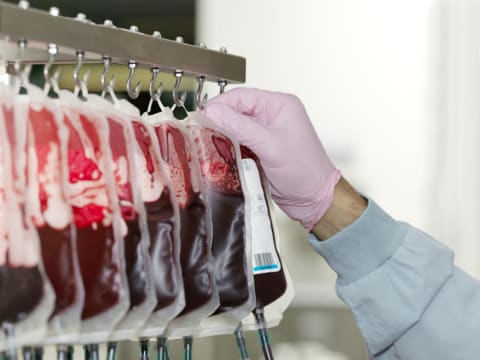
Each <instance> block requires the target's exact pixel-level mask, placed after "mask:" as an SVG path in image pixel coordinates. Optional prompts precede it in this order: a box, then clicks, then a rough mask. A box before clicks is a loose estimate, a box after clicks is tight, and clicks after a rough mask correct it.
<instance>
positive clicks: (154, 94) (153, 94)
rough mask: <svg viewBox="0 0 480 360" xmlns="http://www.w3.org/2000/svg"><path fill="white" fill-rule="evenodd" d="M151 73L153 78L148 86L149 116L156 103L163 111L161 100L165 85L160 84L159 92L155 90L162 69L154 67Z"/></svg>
mask: <svg viewBox="0 0 480 360" xmlns="http://www.w3.org/2000/svg"><path fill="white" fill-rule="evenodd" d="M150 71H151V72H152V78H151V79H150V83H149V85H148V92H149V93H150V100H149V101H148V107H147V114H148V113H150V111H151V110H152V105H153V103H154V102H156V103H157V104H158V106H159V107H160V110H162V111H163V104H162V100H161V99H160V98H161V96H162V92H163V83H161V82H160V85H158V88H157V90H154V86H155V82H156V81H157V77H158V74H159V73H160V69H159V68H158V67H156V66H154V67H152V68H151V69H150Z"/></svg>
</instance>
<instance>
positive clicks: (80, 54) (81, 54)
mask: <svg viewBox="0 0 480 360" xmlns="http://www.w3.org/2000/svg"><path fill="white" fill-rule="evenodd" d="M84 56H85V53H84V52H83V51H80V50H77V65H76V66H75V70H74V71H73V80H74V81H75V88H76V89H81V88H82V80H80V69H81V67H82V65H83V57H84Z"/></svg>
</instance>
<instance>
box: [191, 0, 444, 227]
mask: <svg viewBox="0 0 480 360" xmlns="http://www.w3.org/2000/svg"><path fill="white" fill-rule="evenodd" d="M435 3H436V2H435V1H434V0H426V1H421V2H419V1H415V0H407V1H405V0H403V1H391V0H387V1H386V0H363V1H358V0H304V1H279V0H262V1H255V0H246V1H224V0H199V1H198V2H197V11H198V12H197V14H198V17H197V19H198V26H197V30H198V31H197V34H198V40H201V41H205V42H206V43H207V45H208V46H209V47H213V48H218V47H220V46H222V45H225V46H227V48H228V49H229V52H231V53H235V54H239V55H242V56H245V57H246V58H247V84H246V85H247V86H253V87H259V88H266V89H272V90H277V91H285V92H292V93H295V94H296V95H298V96H299V97H300V98H301V99H302V100H303V102H304V103H305V106H306V108H307V110H308V112H309V114H310V116H311V118H312V120H313V121H314V122H315V125H316V129H317V131H318V133H319V134H320V136H321V139H322V140H323V141H324V142H325V144H326V147H327V149H328V150H329V152H330V154H331V156H332V158H333V159H334V161H335V162H336V164H337V166H339V167H340V168H341V169H342V170H343V171H344V173H345V174H346V176H347V178H348V179H350V180H351V181H352V182H353V184H355V185H356V186H357V187H358V188H359V189H360V190H362V191H364V192H365V193H367V194H369V195H371V196H373V197H374V199H375V200H377V201H378V202H380V203H381V204H382V205H383V206H384V207H385V208H386V209H387V210H389V211H391V212H392V213H393V214H394V215H395V216H397V217H399V218H403V219H407V220H408V221H410V222H413V223H414V224H416V225H418V226H420V227H426V226H427V224H428V222H427V220H426V212H425V206H424V205H425V203H426V196H428V194H427V191H426V190H427V189H426V181H427V178H428V176H429V165H430V163H431V161H432V160H431V153H430V151H428V150H429V148H430V146H429V144H430V141H431V136H430V132H429V129H430V127H431V123H432V121H434V115H435V108H434V105H435V104H434V102H433V101H432V97H434V96H435V89H433V85H432V80H433V79H432V72H433V73H434V72H435V71H436V69H437V63H436V61H435V60H436V59H432V53H433V52H435V51H436V49H435V48H432V38H433V37H435V36H436V33H435V31H433V30H434V28H435V21H436V19H435V16H434V15H435V14H434V11H433V10H434V9H433V7H434V4H435Z"/></svg>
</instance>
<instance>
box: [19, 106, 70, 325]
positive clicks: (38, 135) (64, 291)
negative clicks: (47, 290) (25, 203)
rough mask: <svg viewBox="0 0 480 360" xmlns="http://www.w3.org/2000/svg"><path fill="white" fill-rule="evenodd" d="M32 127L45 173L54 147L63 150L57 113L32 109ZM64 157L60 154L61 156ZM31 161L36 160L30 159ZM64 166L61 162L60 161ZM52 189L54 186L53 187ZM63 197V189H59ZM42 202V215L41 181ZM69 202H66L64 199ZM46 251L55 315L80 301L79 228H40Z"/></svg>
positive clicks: (45, 201)
mask: <svg viewBox="0 0 480 360" xmlns="http://www.w3.org/2000/svg"><path fill="white" fill-rule="evenodd" d="M28 125H29V127H30V129H31V133H30V132H28V133H27V134H28V135H27V144H34V145H35V149H36V158H37V165H38V171H39V172H40V173H41V172H43V171H44V168H45V166H47V156H48V155H49V152H50V144H51V143H54V144H56V145H57V147H58V149H59V150H60V149H61V142H60V138H59V136H58V127H57V124H56V122H55V119H54V116H53V114H52V113H51V112H50V111H48V110H47V109H42V110H40V111H35V110H33V109H32V108H30V111H29V124H28ZM31 134H32V135H33V136H32V137H30V135H31ZM58 156H59V157H60V153H59V154H58ZM27 161H32V159H28V160H27ZM58 162H59V163H61V159H60V158H59V159H58ZM56 175H57V176H58V182H57V183H55V184H54V186H59V187H61V186H62V185H63V184H62V183H61V169H58V174H56ZM50 186H52V184H50ZM59 192H60V193H62V194H63V188H62V189H60V190H59ZM38 196H39V200H40V206H41V210H42V212H43V211H45V210H47V205H48V200H49V199H48V196H47V193H46V191H45V188H44V186H43V184H42V182H39V194H38ZM64 200H65V201H66V199H64ZM37 231H38V235H39V239H40V245H41V250H42V258H43V263H44V266H45V271H46V273H47V276H48V278H49V279H50V282H51V284H52V286H53V289H54V290H55V297H56V298H55V309H54V311H53V313H52V316H54V315H57V314H59V313H60V312H62V311H63V310H66V309H68V308H69V307H70V306H72V305H73V304H74V303H75V301H76V300H77V298H76V297H77V294H78V289H77V283H76V277H75V272H74V265H73V264H74V256H75V255H74V249H73V246H74V245H73V238H72V237H73V236H74V235H75V228H74V225H73V224H69V225H68V226H66V227H65V228H63V229H54V228H52V227H51V226H49V225H48V224H44V225H43V226H37Z"/></svg>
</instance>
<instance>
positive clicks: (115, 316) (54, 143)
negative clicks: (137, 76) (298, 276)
mask: <svg viewBox="0 0 480 360" xmlns="http://www.w3.org/2000/svg"><path fill="white" fill-rule="evenodd" d="M26 88H27V95H19V94H17V93H16V92H15V91H14V90H13V89H11V88H10V87H7V86H5V87H2V88H0V106H1V111H0V137H1V139H0V324H1V327H2V329H1V330H2V331H1V334H0V351H6V350H8V349H9V348H17V347H22V346H29V345H32V346H37V345H43V344H57V345H58V344H97V343H102V342H115V341H121V340H128V339H146V338H150V337H163V338H167V337H174V338H178V337H189V336H209V335H217V334H225V333H233V331H234V330H235V329H236V328H237V327H238V326H239V324H241V322H242V321H243V325H244V328H247V329H254V328H255V325H253V324H254V320H252V319H254V318H253V317H252V316H251V315H249V314H251V313H252V311H254V310H255V309H257V310H258V309H261V310H262V311H263V309H265V308H266V309H267V315H268V309H269V308H271V313H272V316H273V317H275V316H276V317H277V318H279V317H281V313H282V312H283V311H284V310H285V307H286V305H285V304H287V303H288V299H287V300H285V298H286V297H287V298H291V294H290V295H288V296H287V293H288V291H287V290H288V289H287V288H288V286H287V283H288V281H287V280H289V279H288V273H287V272H286V269H285V267H284V264H282V262H281V260H280V258H279V255H278V251H277V245H276V242H275V241H276V233H275V227H274V225H272V222H271V218H272V216H271V211H272V207H271V203H270V199H269V196H268V193H269V192H268V188H267V182H266V181H265V178H264V177H263V174H262V172H261V168H259V165H260V163H259V162H258V159H256V158H255V155H254V154H253V153H251V152H250V151H249V150H248V149H246V148H242V149H240V147H239V145H238V144H236V143H235V142H234V141H232V139H231V138H230V137H229V136H227V135H226V134H225V133H224V132H223V131H221V130H219V129H218V128H216V127H215V125H214V124H213V123H212V122H210V121H209V120H208V119H206V118H205V117H204V116H203V115H202V114H201V113H200V112H193V113H190V114H189V116H188V117H187V118H186V120H184V121H178V120H176V119H175V118H174V116H173V112H172V111H171V109H170V108H168V107H164V106H163V105H162V104H160V105H161V107H162V111H161V112H159V113H157V114H153V115H145V114H144V115H141V114H140V113H139V111H138V109H137V108H135V107H134V106H133V105H131V104H130V103H129V102H127V101H126V100H118V99H116V98H115V99H110V100H107V99H105V98H102V97H100V96H98V95H94V94H87V95H86V97H85V98H82V99H80V98H79V97H77V96H76V95H74V94H73V93H71V92H69V91H65V90H61V91H60V92H59V93H58V98H55V99H51V98H48V97H47V96H46V95H45V94H44V92H43V91H41V90H40V89H38V88H36V87H34V86H33V85H28V86H27V87H26ZM242 158H243V160H242ZM282 298H283V303H282ZM275 303H278V304H280V305H278V306H277V308H275ZM262 314H263V312H262ZM267 320H268V319H267ZM272 321H273V322H275V321H276V322H278V319H277V320H272ZM263 325H264V324H262V326H263Z"/></svg>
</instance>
